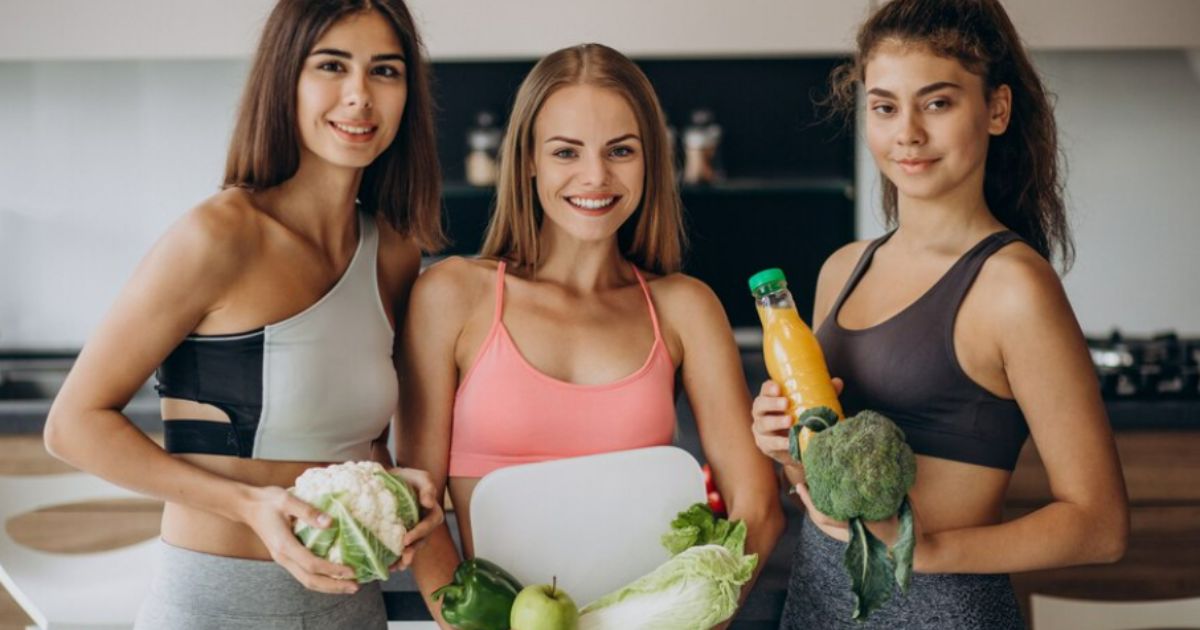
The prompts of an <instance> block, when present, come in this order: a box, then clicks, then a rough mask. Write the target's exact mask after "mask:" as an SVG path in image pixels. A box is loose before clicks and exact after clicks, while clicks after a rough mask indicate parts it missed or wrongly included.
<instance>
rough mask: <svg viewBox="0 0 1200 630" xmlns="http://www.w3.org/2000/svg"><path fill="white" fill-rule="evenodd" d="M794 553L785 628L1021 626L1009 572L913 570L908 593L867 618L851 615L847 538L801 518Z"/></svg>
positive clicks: (1004, 629)
mask: <svg viewBox="0 0 1200 630" xmlns="http://www.w3.org/2000/svg"><path fill="white" fill-rule="evenodd" d="M802 528H803V529H802V530H801V534H800V540H799V541H798V542H797V544H796V550H795V552H794V553H793V555H792V575H791V579H789V580H788V593H787V601H786V602H785V603H784V605H783V619H782V620H781V622H780V628H782V629H783V630H800V629H808V628H813V629H816V628H820V629H822V630H824V629H825V628H854V629H855V630H860V629H861V630H869V629H873V628H882V629H887V630H894V629H895V628H914V629H919V630H934V629H938V628H945V629H946V630H951V629H953V630H1010V629H1017V628H1024V627H1025V623H1024V622H1023V621H1022V619H1021V611H1020V609H1019V608H1018V606H1017V598H1016V596H1015V595H1014V594H1013V590H1012V584H1011V583H1010V582H1009V580H1008V576H1007V575H967V574H961V573H928V574H926V573H914V574H913V579H912V583H911V584H910V585H909V588H908V593H907V594H901V593H900V591H899V590H898V589H897V590H896V591H894V592H893V593H892V599H891V600H890V601H888V603H886V604H884V605H883V607H882V608H880V609H879V610H877V611H875V612H873V613H871V616H870V617H869V618H868V619H867V621H866V622H857V621H854V620H853V619H851V618H850V613H851V611H852V610H853V608H854V596H853V595H852V594H851V593H850V578H849V576H847V575H846V568H845V565H844V564H843V559H842V558H843V554H844V553H845V551H846V543H844V542H841V541H839V540H835V539H833V538H830V537H829V536H827V535H825V533H824V532H822V531H821V530H820V529H819V528H818V527H817V526H816V525H814V524H813V523H812V521H810V520H808V519H807V518H805V519H804V523H803V525H802Z"/></svg>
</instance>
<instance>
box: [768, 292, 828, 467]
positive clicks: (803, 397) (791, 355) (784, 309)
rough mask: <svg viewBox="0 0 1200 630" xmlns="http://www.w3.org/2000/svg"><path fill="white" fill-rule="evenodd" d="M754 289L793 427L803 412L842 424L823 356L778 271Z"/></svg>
mask: <svg viewBox="0 0 1200 630" xmlns="http://www.w3.org/2000/svg"><path fill="white" fill-rule="evenodd" d="M750 291H751V293H752V294H753V295H754V298H755V300H756V301H757V303H758V304H757V306H758V318H759V320H760V321H761V322H762V327H763V360H764V361H765V362H766V364H767V373H768V374H770V375H771V380H773V381H775V382H776V383H778V384H779V386H780V387H781V388H782V389H783V395H784V396H785V397H787V399H788V400H789V401H790V402H789V404H788V415H790V416H791V418H792V424H795V423H796V422H797V421H798V420H799V419H800V417H801V416H802V415H803V414H804V412H805V411H807V410H810V409H814V410H815V409H818V408H820V407H827V408H829V409H830V410H831V411H832V412H833V414H834V415H836V416H837V419H838V420H841V419H842V418H843V417H844V414H843V412H842V405H841V403H840V402H838V398H837V392H836V391H834V389H833V381H832V380H830V378H829V369H828V368H827V367H826V366H825V355H823V354H822V353H821V346H820V345H819V344H818V343H817V337H816V335H814V334H813V332H812V330H811V329H810V328H809V327H808V325H807V324H805V323H804V320H803V319H800V314H799V313H797V312H796V303H795V302H794V301H793V300H792V294H791V292H789V291H788V289H787V280H786V278H785V277H784V275H783V272H782V271H780V270H779V269H767V270H765V271H760V272H758V273H756V274H754V275H753V276H752V277H751V278H750ZM808 433H809V432H808V431H803V432H802V435H801V450H803V447H804V446H807V442H808V437H809V435H805V434H808Z"/></svg>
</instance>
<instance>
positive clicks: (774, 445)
mask: <svg viewBox="0 0 1200 630" xmlns="http://www.w3.org/2000/svg"><path fill="white" fill-rule="evenodd" d="M787 408H788V399H787V398H784V396H783V391H782V390H781V389H780V387H779V384H778V383H776V382H775V381H766V382H764V383H763V384H762V388H761V389H760V390H759V393H758V396H757V397H756V398H755V399H754V404H752V405H751V406H750V415H751V416H753V417H754V424H752V425H751V429H752V430H753V431H754V444H755V445H756V446H758V450H760V451H762V452H763V454H764V455H766V456H767V457H770V458H771V459H773V460H775V461H777V462H779V463H780V464H783V465H784V466H796V465H798V462H797V461H796V460H794V459H792V455H791V453H790V452H788V428H790V427H791V426H792V419H791V417H789V416H788V413H787Z"/></svg>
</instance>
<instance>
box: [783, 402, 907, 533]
mask: <svg viewBox="0 0 1200 630" xmlns="http://www.w3.org/2000/svg"><path fill="white" fill-rule="evenodd" d="M803 460H804V470H805V476H806V477H807V480H808V490H809V494H811V495H812V501H813V505H814V506H816V508H817V509H818V510H820V511H821V512H822V513H824V514H826V515H828V516H830V517H832V518H835V519H838V520H841V521H849V520H850V519H853V518H863V519H866V520H869V521H878V520H883V519H886V518H890V517H891V516H892V515H894V514H896V512H897V511H898V510H899V509H900V503H901V502H902V501H903V500H904V496H905V494H907V493H908V489H909V487H911V486H912V484H913V481H915V480H916V476H917V461H916V457H915V456H914V455H913V452H912V449H911V448H909V446H908V444H907V443H905V441H904V432H903V431H901V430H900V428H899V427H897V426H896V425H895V424H893V423H892V421H891V420H889V419H887V418H886V417H884V416H883V415H881V414H878V413H875V412H873V411H863V412H862V413H859V414H858V415H856V416H853V417H850V418H846V419H845V420H843V421H841V422H838V423H837V424H835V425H834V426H832V427H830V428H828V429H825V430H824V431H821V432H819V433H817V434H816V435H814V436H813V437H812V439H811V440H810V441H809V443H808V448H807V449H805V451H804V455H803Z"/></svg>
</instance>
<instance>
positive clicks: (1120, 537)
mask: <svg viewBox="0 0 1200 630" xmlns="http://www.w3.org/2000/svg"><path fill="white" fill-rule="evenodd" d="M1128 528H1129V524H1128V520H1127V513H1126V512H1125V511H1124V510H1109V509H1107V508H1104V509H1101V508H1093V509H1086V508H1084V507H1083V506H1080V505H1077V504H1072V503H1068V502H1065V501H1056V502H1054V503H1051V504H1050V505H1047V506H1045V507H1043V508H1041V509H1039V510H1037V511H1035V512H1032V513H1030V514H1027V515H1025V516H1023V517H1021V518H1018V519H1015V520H1013V521H1009V522H1006V523H1001V524H998V525H988V526H982V527H971V528H965V529H956V530H948V531H944V532H938V533H935V534H930V535H927V536H924V537H923V539H922V540H921V541H920V542H918V544H917V548H916V551H915V554H914V557H913V570H915V571H917V572H918V573H1018V572H1022V571H1036V570H1039V569H1049V568H1056V567H1065V566H1072V565H1079V564H1095V563H1105V562H1116V561H1117V560H1119V559H1120V557H1121V555H1123V554H1124V550H1125V541H1126V538H1127V536H1128Z"/></svg>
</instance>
